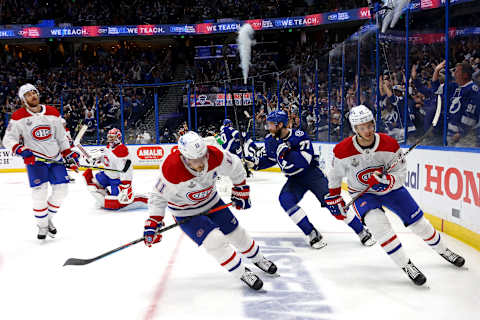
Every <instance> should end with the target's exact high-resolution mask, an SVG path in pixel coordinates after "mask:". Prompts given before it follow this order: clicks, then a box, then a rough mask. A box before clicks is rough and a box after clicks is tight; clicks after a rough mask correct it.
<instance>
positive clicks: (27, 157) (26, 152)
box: [3, 83, 78, 240]
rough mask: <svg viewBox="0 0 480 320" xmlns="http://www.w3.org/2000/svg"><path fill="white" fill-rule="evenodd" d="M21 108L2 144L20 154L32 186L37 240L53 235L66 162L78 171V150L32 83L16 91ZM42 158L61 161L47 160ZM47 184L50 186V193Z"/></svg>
mask: <svg viewBox="0 0 480 320" xmlns="http://www.w3.org/2000/svg"><path fill="white" fill-rule="evenodd" d="M18 96H19V98H20V100H21V101H22V105H23V107H21V108H20V109H18V110H17V111H15V112H14V113H13V115H12V118H11V119H10V122H9V124H8V128H7V131H6V133H5V136H4V138H3V145H4V146H5V147H6V148H7V149H10V150H12V153H13V154H16V155H19V156H21V157H23V161H24V162H25V165H26V167H27V173H28V179H29V182H30V187H31V188H32V199H33V214H34V216H35V218H36V220H37V226H38V235H37V237H38V239H40V240H43V239H45V238H46V236H47V234H48V235H49V236H50V237H52V238H53V237H54V236H55V235H56V233H57V229H56V228H55V226H54V225H53V222H52V218H53V216H54V215H55V213H57V211H58V209H59V208H60V206H61V204H62V202H63V200H64V199H65V197H66V195H67V189H68V188H67V183H68V182H69V181H68V178H67V170H66V169H65V165H66V166H68V167H70V168H71V169H74V170H77V165H78V153H76V152H73V151H72V150H71V149H70V144H69V142H68V140H67V137H66V134H65V129H64V128H63V125H62V122H61V118H60V114H59V113H58V111H57V109H55V108H54V107H52V106H47V105H43V104H40V94H39V92H38V90H37V88H35V86H33V85H32V84H29V83H27V84H24V85H23V86H21V87H20V89H19V90H18ZM39 158H42V159H43V160H45V159H47V160H52V161H57V162H58V161H63V160H65V165H63V164H59V163H47V162H40V161H37V160H39ZM48 183H50V185H51V187H52V192H51V194H50V196H49V192H48Z"/></svg>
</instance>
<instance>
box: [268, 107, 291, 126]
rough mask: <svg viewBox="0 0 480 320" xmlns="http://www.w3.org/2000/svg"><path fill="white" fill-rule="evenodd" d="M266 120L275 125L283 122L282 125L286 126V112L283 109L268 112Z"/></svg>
mask: <svg viewBox="0 0 480 320" xmlns="http://www.w3.org/2000/svg"><path fill="white" fill-rule="evenodd" d="M267 121H270V122H273V123H275V124H276V125H278V124H279V123H283V127H287V124H288V114H287V113H286V112H285V111H283V110H274V111H272V112H270V113H269V114H268V116H267Z"/></svg>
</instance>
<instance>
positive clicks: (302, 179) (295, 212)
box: [250, 110, 375, 249]
mask: <svg viewBox="0 0 480 320" xmlns="http://www.w3.org/2000/svg"><path fill="white" fill-rule="evenodd" d="M287 123H288V115H287V113H286V112H285V111H281V110H275V111H272V112H270V113H269V114H268V116H267V124H268V130H269V131H270V134H268V135H267V136H266V138H265V155H264V156H262V157H260V158H256V159H250V160H252V161H253V163H254V165H253V168H254V169H255V170H260V169H265V168H269V167H272V166H274V165H275V164H278V166H279V167H280V169H282V172H283V173H284V174H285V176H287V178H288V180H287V182H286V183H285V185H284V186H283V188H282V191H281V192H280V196H279V200H280V205H281V206H282V208H283V209H284V210H285V211H286V213H287V214H288V215H289V217H290V218H291V219H292V221H293V222H294V223H295V224H296V225H297V226H298V227H299V228H300V229H301V230H302V231H303V233H304V234H305V235H306V236H308V238H309V243H310V246H311V247H313V248H315V249H320V248H322V247H324V246H325V245H326V243H325V242H324V241H323V240H322V238H323V237H322V235H321V234H320V233H319V232H318V231H317V229H315V227H314V226H313V225H312V223H311V222H310V221H309V220H308V217H307V214H306V213H305V211H304V210H303V209H302V208H300V207H299V206H298V203H299V202H300V200H302V198H303V196H304V194H305V193H306V192H307V191H309V190H310V191H311V192H312V193H313V194H314V195H315V197H317V199H318V201H320V203H321V204H322V206H323V207H325V206H326V203H325V200H324V197H325V195H326V194H328V181H327V178H326V177H325V176H324V175H323V172H322V171H321V170H320V169H319V168H318V155H315V152H314V151H313V146H312V142H311V141H310V139H309V138H308V136H307V135H306V134H305V133H304V132H303V131H301V130H291V129H288V128H287V127H286V125H287ZM334 216H335V217H336V218H337V219H339V220H343V221H344V222H345V223H347V224H348V226H349V227H350V228H352V229H353V230H354V231H355V233H356V234H357V235H358V236H359V238H360V240H361V242H362V244H364V245H366V246H371V245H373V244H375V241H374V240H373V238H372V235H371V234H370V232H368V230H367V229H365V228H364V227H363V225H362V223H361V222H360V220H359V219H358V218H357V217H356V216H355V215H354V214H351V215H349V216H348V217H344V216H343V215H339V214H334Z"/></svg>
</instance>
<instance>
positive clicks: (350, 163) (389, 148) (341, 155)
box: [328, 133, 407, 195]
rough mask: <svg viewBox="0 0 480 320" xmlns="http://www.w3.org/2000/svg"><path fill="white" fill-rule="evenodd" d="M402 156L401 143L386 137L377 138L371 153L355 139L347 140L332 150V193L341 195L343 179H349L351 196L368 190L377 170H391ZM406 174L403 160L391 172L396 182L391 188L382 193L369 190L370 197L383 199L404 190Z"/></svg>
mask: <svg viewBox="0 0 480 320" xmlns="http://www.w3.org/2000/svg"><path fill="white" fill-rule="evenodd" d="M401 154H402V149H400V146H399V145H398V142H397V141H396V140H395V139H393V138H392V137H390V136H388V135H386V134H383V133H376V134H375V143H374V145H373V147H372V148H370V149H362V148H361V147H360V146H359V145H358V143H357V140H356V138H355V137H349V138H346V139H344V140H343V141H342V142H340V143H338V144H337V145H336V146H335V148H334V149H333V161H332V168H331V169H330V171H329V172H328V187H329V189H330V193H332V192H334V193H335V191H339V189H340V188H341V186H342V179H343V177H346V178H347V184H348V191H349V192H350V193H351V194H355V193H358V192H361V191H363V190H365V189H366V188H367V187H368V183H367V180H368V178H370V175H371V174H372V173H373V172H375V171H377V170H383V169H388V168H389V166H390V165H391V164H392V163H393V161H395V160H396V159H397V158H398V157H400V155H401ZM406 173H407V168H406V164H405V160H402V161H400V162H398V163H397V165H396V166H395V167H394V168H393V169H392V170H391V171H390V172H389V174H391V175H392V176H393V178H394V183H393V185H392V186H391V188H389V189H387V190H385V191H383V192H376V191H374V190H371V189H370V190H369V191H368V193H373V194H380V195H382V194H386V193H388V192H390V191H392V190H396V189H398V188H400V187H402V186H403V184H404V183H405V178H406ZM332 189H333V190H332ZM334 190H335V191H334Z"/></svg>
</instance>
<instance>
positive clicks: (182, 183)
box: [144, 131, 277, 290]
mask: <svg viewBox="0 0 480 320" xmlns="http://www.w3.org/2000/svg"><path fill="white" fill-rule="evenodd" d="M218 176H228V177H230V179H231V180H232V182H233V188H232V202H233V204H234V206H235V207H236V208H237V209H248V208H250V187H249V186H248V185H247V184H245V178H246V173H245V170H244V169H243V165H242V162H241V160H240V158H238V157H235V156H233V155H232V154H230V153H229V152H226V151H223V150H221V149H218V148H217V147H214V146H207V145H206V144H205V141H204V140H203V139H202V138H201V137H200V136H199V135H198V134H197V133H195V132H193V131H189V132H187V133H185V134H184V135H183V136H181V137H180V139H179V140H178V150H176V151H173V152H172V153H171V154H170V155H168V156H167V157H166V159H165V160H164V161H163V162H162V163H161V164H160V172H159V178H158V179H157V182H156V184H155V187H154V189H153V192H152V195H151V197H150V198H149V201H148V209H149V214H150V217H149V218H148V219H147V221H146V223H145V231H144V236H145V244H146V245H147V246H151V245H152V244H153V243H156V242H158V241H160V240H161V238H162V237H161V234H156V231H157V230H158V229H159V228H161V226H162V223H163V222H162V221H163V218H164V216H165V211H166V209H167V207H168V209H169V210H170V211H171V212H172V214H173V215H174V217H175V219H176V220H177V221H178V222H181V221H183V220H185V219H187V218H188V219H189V220H188V221H185V222H184V223H183V224H181V225H180V228H181V229H182V230H183V232H185V233H186V234H187V235H188V236H189V237H190V238H191V239H192V240H193V241H194V242H195V243H196V244H197V245H198V246H201V247H203V248H204V249H205V250H206V251H207V253H209V254H210V255H211V256H212V257H213V258H214V259H215V260H217V261H218V263H219V264H220V265H221V266H222V267H223V268H225V269H226V270H227V271H228V272H230V273H231V274H232V275H233V276H234V277H236V278H237V279H241V280H242V281H243V282H245V283H246V284H247V285H248V286H249V287H250V288H252V289H255V290H259V289H260V288H261V287H262V286H263V282H262V280H261V279H260V278H259V277H258V276H257V275H256V274H255V273H253V272H252V271H250V270H249V269H248V268H247V267H245V266H244V264H243V261H242V256H243V257H245V258H247V259H249V260H250V261H251V262H252V263H253V264H255V265H256V266H257V267H258V268H260V269H261V270H262V271H264V272H267V273H269V274H274V273H276V271H277V267H276V266H275V264H274V263H273V262H272V261H270V260H268V259H266V258H265V257H264V256H263V254H262V251H261V250H260V247H259V245H258V244H257V243H256V242H255V241H254V240H253V239H252V238H251V237H250V235H249V234H248V233H247V232H246V231H245V229H243V228H242V226H240V224H239V223H238V220H237V219H236V218H235V216H234V215H233V213H232V212H231V211H230V209H229V208H228V207H227V208H225V209H223V210H219V211H217V212H215V213H211V214H208V215H201V213H205V212H208V211H209V210H210V209H212V208H214V207H218V206H221V205H223V204H224V202H223V201H222V200H221V199H220V197H219V195H218V193H217V190H216V187H215V182H216V178H217V177H218ZM234 247H235V248H236V250H235V249H234Z"/></svg>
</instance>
